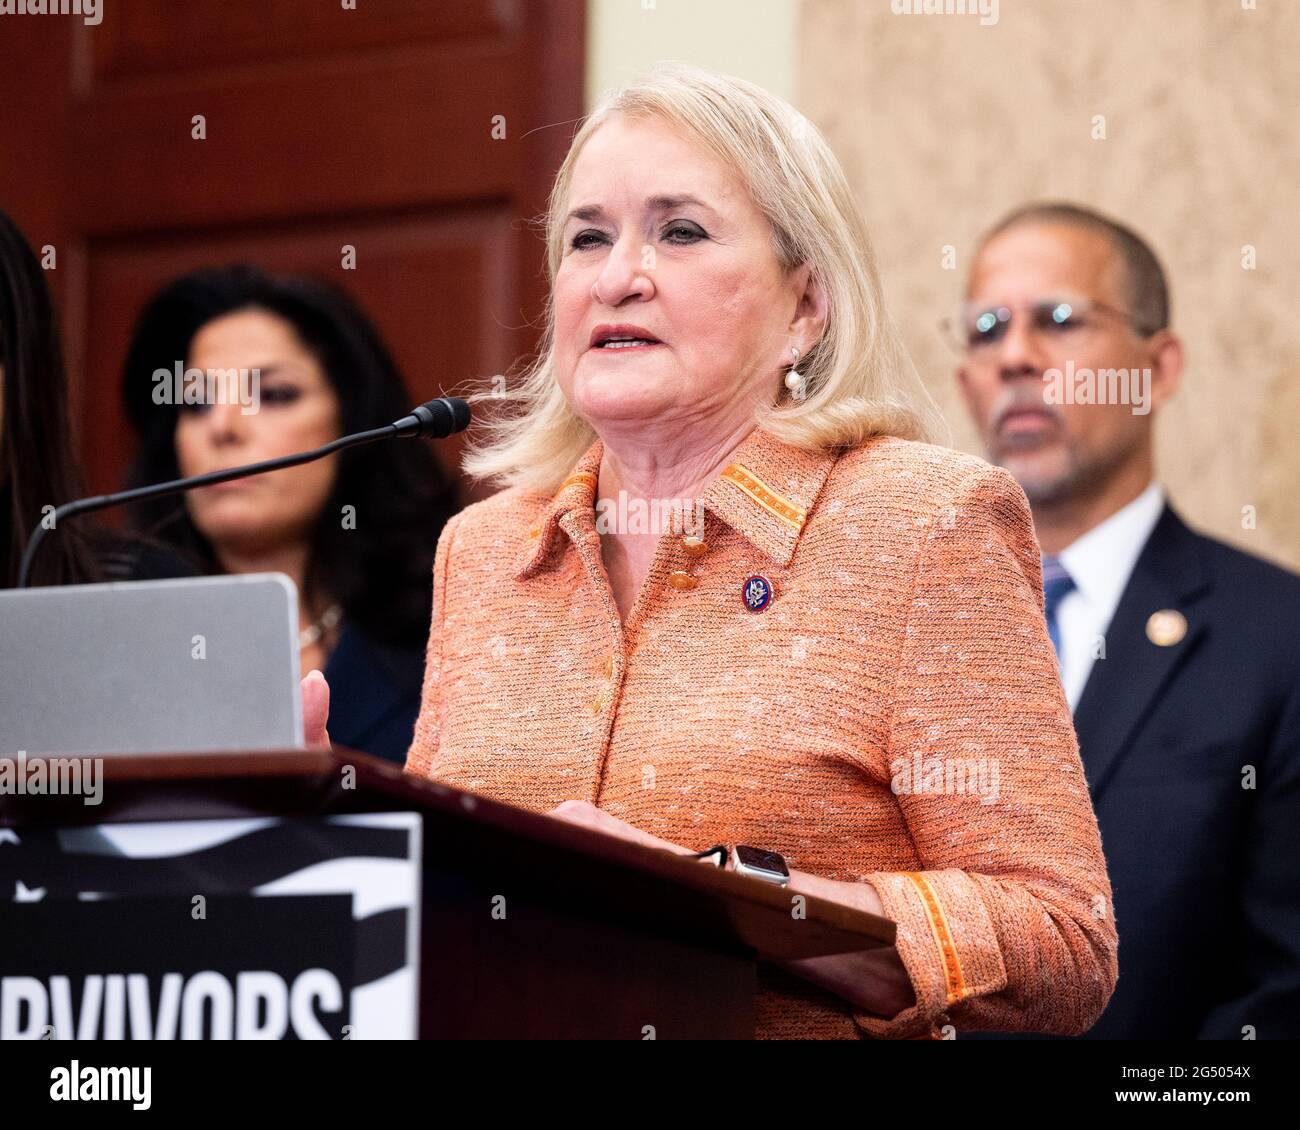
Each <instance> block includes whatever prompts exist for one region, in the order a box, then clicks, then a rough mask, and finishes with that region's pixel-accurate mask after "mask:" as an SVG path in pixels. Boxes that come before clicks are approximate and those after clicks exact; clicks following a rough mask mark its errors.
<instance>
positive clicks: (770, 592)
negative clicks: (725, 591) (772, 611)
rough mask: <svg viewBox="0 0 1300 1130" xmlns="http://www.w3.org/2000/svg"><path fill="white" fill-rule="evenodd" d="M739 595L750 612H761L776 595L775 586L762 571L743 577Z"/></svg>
mask: <svg viewBox="0 0 1300 1130" xmlns="http://www.w3.org/2000/svg"><path fill="white" fill-rule="evenodd" d="M740 596H741V599H742V600H743V601H744V602H745V608H746V609H748V610H749V611H750V612H763V611H766V609H767V606H768V605H769V604H771V603H772V598H773V597H774V596H776V588H775V586H774V585H773V584H772V582H771V580H769V579H768V578H767V577H765V576H763V574H762V573H755V574H754V575H753V576H752V577H746V578H745V583H744V584H743V585H742V586H741V589H740Z"/></svg>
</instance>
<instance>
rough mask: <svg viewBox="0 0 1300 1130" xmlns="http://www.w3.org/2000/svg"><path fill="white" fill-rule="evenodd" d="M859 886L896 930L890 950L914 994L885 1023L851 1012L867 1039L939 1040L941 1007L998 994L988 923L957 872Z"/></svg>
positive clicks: (997, 951)
mask: <svg viewBox="0 0 1300 1130" xmlns="http://www.w3.org/2000/svg"><path fill="white" fill-rule="evenodd" d="M866 879H867V881H868V882H870V883H871V885H872V886H873V887H875V888H876V891H877V893H878V894H879V895H880V901H881V902H882V903H883V904H884V915H885V917H886V918H890V919H893V921H894V923H895V925H896V926H897V935H896V938H895V943H894V944H895V947H896V948H897V950H898V956H899V957H900V959H901V960H902V962H903V967H904V968H905V969H906V970H907V975H908V977H909V978H910V979H911V982H912V990H913V992H915V994H916V1003H915V1004H914V1005H912V1006H911V1007H910V1008H906V1009H904V1010H903V1011H902V1012H900V1013H899V1014H898V1015H897V1016H894V1017H891V1018H889V1019H885V1018H883V1017H879V1016H873V1015H872V1014H871V1013H869V1012H863V1011H861V1010H855V1011H854V1019H855V1020H856V1021H857V1024H858V1026H859V1028H861V1029H862V1030H863V1031H864V1032H865V1033H866V1034H867V1035H869V1036H872V1037H875V1038H877V1039H906V1038H909V1037H910V1038H921V1039H925V1038H930V1039H939V1038H941V1037H942V1027H943V1026H944V1025H946V1024H948V1023H950V1018H949V1016H948V1009H949V1008H951V1007H952V1006H953V1005H955V1004H958V1003H960V1002H961V1001H964V1000H969V999H970V998H971V997H977V996H982V995H984V994H986V993H996V992H999V991H1001V990H1002V989H1004V988H1006V984H1007V970H1006V966H1005V965H1004V964H1003V961H1002V949H1001V947H1000V945H999V944H998V936H997V932H996V930H995V929H994V926H993V920H992V918H990V916H989V912H988V908H987V907H986V906H985V905H984V900H983V899H982V898H981V897H980V892H979V887H978V885H977V884H976V883H975V882H974V880H972V879H971V877H970V876H969V875H967V874H966V873H965V872H964V871H958V870H944V871H881V872H874V873H872V874H870V875H867V876H866Z"/></svg>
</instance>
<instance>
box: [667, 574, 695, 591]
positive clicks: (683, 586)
mask: <svg viewBox="0 0 1300 1130" xmlns="http://www.w3.org/2000/svg"><path fill="white" fill-rule="evenodd" d="M668 583H669V584H670V585H672V587H673V588H675V589H677V590H679V591H681V592H686V591H688V590H690V589H693V588H695V586H696V585H698V584H699V583H700V579H699V577H695V576H692V575H691V574H690V573H688V572H686V570H685V569H674V570H673V571H672V572H671V573H669V574H668Z"/></svg>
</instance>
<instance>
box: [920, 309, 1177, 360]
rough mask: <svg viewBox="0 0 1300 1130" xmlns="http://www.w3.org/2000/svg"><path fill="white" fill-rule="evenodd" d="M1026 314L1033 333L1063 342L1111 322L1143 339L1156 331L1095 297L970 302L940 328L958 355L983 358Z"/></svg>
mask: <svg viewBox="0 0 1300 1130" xmlns="http://www.w3.org/2000/svg"><path fill="white" fill-rule="evenodd" d="M1022 313H1025V314H1028V316H1029V328H1030V332H1031V333H1033V334H1035V335H1036V336H1038V337H1039V338H1041V339H1046V340H1052V341H1058V342H1062V343H1075V342H1078V341H1080V340H1082V339H1083V338H1084V337H1085V336H1086V335H1087V334H1088V333H1089V332H1091V331H1093V330H1095V329H1097V328H1099V327H1100V326H1101V325H1103V324H1104V323H1105V322H1107V321H1112V322H1114V321H1119V322H1122V323H1124V324H1125V325H1128V326H1129V327H1131V328H1132V329H1133V330H1135V331H1136V332H1137V333H1138V334H1139V335H1141V336H1142V337H1150V336H1151V335H1152V334H1153V333H1155V332H1156V331H1155V329H1149V328H1147V327H1146V326H1143V325H1142V324H1141V323H1140V322H1139V321H1138V320H1137V319H1136V317H1135V316H1134V315H1133V314H1131V313H1129V312H1128V311H1125V310H1120V309H1117V308H1116V307H1114V306H1108V305H1107V304H1106V303H1104V302H1098V301H1097V300H1096V299H1092V298H1043V299H1039V300H1038V301H1035V302H1027V303H1022V304H1020V305H1016V306H989V305H987V304H983V303H973V302H967V303H965V304H964V305H963V306H962V308H961V313H959V314H958V315H957V317H955V318H945V319H944V320H943V321H942V322H941V323H940V327H941V328H942V330H943V332H944V337H945V338H946V339H947V340H948V342H949V344H950V345H952V347H953V348H954V349H956V350H957V352H959V353H961V354H963V355H967V354H973V355H976V356H979V355H982V354H987V353H988V352H990V351H991V350H992V348H993V347H994V346H996V345H997V344H998V342H1000V341H1001V340H1002V339H1003V338H1004V337H1005V336H1006V333H1007V330H1008V328H1009V327H1010V326H1011V322H1012V319H1013V318H1015V317H1017V316H1019V315H1020V314H1022Z"/></svg>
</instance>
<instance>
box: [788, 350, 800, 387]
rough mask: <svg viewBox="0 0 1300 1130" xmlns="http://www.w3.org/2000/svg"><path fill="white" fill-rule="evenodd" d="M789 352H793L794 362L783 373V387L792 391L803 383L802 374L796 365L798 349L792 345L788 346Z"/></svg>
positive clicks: (797, 362)
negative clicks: (784, 373) (786, 371)
mask: <svg viewBox="0 0 1300 1130" xmlns="http://www.w3.org/2000/svg"><path fill="white" fill-rule="evenodd" d="M790 352H791V353H793V354H794V364H793V365H791V366H790V371H789V372H788V373H786V375H785V387H786V388H788V389H789V390H790V391H791V392H794V390H795V389H797V388H798V387H799V386H800V385H801V384H803V374H802V373H801V372H799V370H798V368H797V367H796V366H798V364H799V351H798V350H797V349H796V348H795V347H794V346H793V345H792V346H790Z"/></svg>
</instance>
